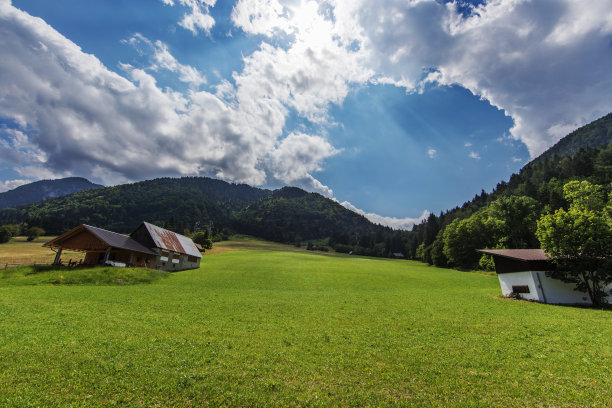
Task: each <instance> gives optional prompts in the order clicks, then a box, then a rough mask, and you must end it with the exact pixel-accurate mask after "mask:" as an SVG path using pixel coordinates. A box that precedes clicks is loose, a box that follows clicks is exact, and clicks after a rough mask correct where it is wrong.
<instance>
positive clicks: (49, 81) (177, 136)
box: [0, 3, 360, 196]
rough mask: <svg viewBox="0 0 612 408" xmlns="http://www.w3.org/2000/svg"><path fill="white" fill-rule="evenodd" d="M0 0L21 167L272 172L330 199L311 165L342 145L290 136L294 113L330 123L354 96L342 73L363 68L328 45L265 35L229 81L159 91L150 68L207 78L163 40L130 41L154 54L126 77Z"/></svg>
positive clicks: (225, 174) (5, 90)
mask: <svg viewBox="0 0 612 408" xmlns="http://www.w3.org/2000/svg"><path fill="white" fill-rule="evenodd" d="M1 4H2V5H1V6H0V22H1V23H2V24H0V56H1V58H0V71H1V72H3V75H2V76H1V77H0V111H1V112H2V114H3V115H4V116H5V117H8V118H10V119H12V120H13V121H15V122H16V123H17V124H18V127H19V128H20V130H18V132H19V133H18V136H19V137H17V136H15V137H13V139H7V140H11V141H12V142H10V143H9V142H8V141H6V142H4V145H2V146H0V147H1V148H2V149H4V150H5V151H7V153H10V154H6V155H4V157H5V159H4V160H5V161H6V160H8V159H7V158H6V157H9V156H11V155H12V156H14V157H15V158H14V160H13V163H14V164H15V165H16V166H17V170H18V171H19V172H21V174H22V175H24V176H28V177H33V176H35V175H37V174H38V175H43V174H44V175H45V176H48V175H49V174H50V175H51V176H63V175H67V174H78V175H83V176H86V177H89V178H91V179H93V180H96V181H100V182H105V183H107V184H113V183H118V182H124V181H128V180H134V179H142V178H151V177H154V176H156V175H173V174H174V175H183V174H188V175H198V174H201V175H209V176H215V177H218V178H221V179H225V180H230V181H237V182H245V183H249V184H252V185H263V184H265V183H266V182H268V181H269V180H271V179H274V180H278V181H281V182H283V183H286V184H294V185H298V186H300V187H303V188H306V189H308V190H311V191H319V192H322V193H323V194H326V195H328V196H329V195H331V189H329V187H327V186H324V185H323V184H321V183H320V182H319V181H318V180H316V179H315V178H314V177H313V176H312V174H311V173H312V172H315V171H317V170H319V169H320V166H321V163H322V161H323V160H324V159H326V158H328V157H330V156H332V155H333V154H336V153H337V150H336V149H334V148H333V146H332V145H331V144H330V143H329V142H327V141H326V140H325V139H324V138H323V137H321V136H313V135H307V134H304V133H292V134H289V135H287V136H284V135H283V132H284V125H285V118H286V115H287V114H288V111H289V109H291V108H293V109H295V110H296V111H297V112H298V114H300V115H302V116H304V117H306V118H310V119H312V120H316V121H324V120H325V112H326V107H327V106H328V104H330V103H338V102H339V101H341V100H342V98H343V97H344V95H346V92H348V87H347V85H346V82H347V81H348V80H349V79H347V78H349V77H350V78H353V76H354V75H356V72H358V71H355V70H353V69H351V68H350V65H351V61H348V56H347V53H346V52H344V53H343V52H337V50H335V49H333V47H337V45H334V43H333V42H329V43H324V44H319V45H318V46H317V47H308V46H306V44H305V42H306V40H305V39H303V37H300V38H302V40H296V42H295V44H294V46H293V47H290V48H288V49H283V48H277V47H273V46H271V45H269V44H266V43H262V44H261V47H260V49H259V50H258V51H256V52H255V53H253V54H252V55H250V56H248V57H246V58H245V60H244V70H243V71H242V72H241V73H234V78H233V81H234V84H232V83H230V82H228V81H222V82H221V84H220V85H218V86H217V87H216V92H215V93H211V92H208V91H204V90H197V89H191V90H190V91H188V92H185V93H181V92H176V91H174V90H172V89H170V88H163V89H162V88H160V87H159V86H158V85H157V83H156V80H155V77H154V76H153V75H152V73H154V71H155V70H159V69H166V70H169V71H171V72H175V73H176V74H177V75H178V77H179V79H182V80H184V81H186V82H190V83H192V84H196V85H201V84H203V83H204V81H205V79H204V77H203V76H202V75H200V74H199V73H198V72H197V71H196V70H192V69H191V67H189V66H186V65H182V64H180V63H179V62H178V61H177V60H176V59H175V58H174V57H173V56H172V55H171V54H170V52H169V50H168V48H167V47H166V46H165V44H163V43H161V42H159V41H157V42H152V41H150V40H148V39H146V38H145V37H143V36H140V35H135V36H134V37H132V38H131V39H130V40H128V42H130V43H132V44H133V45H135V46H137V47H141V48H142V47H144V48H148V49H147V50H145V51H146V52H148V53H152V57H151V61H152V62H151V65H150V66H148V67H144V68H138V67H133V66H131V65H128V64H122V65H121V67H122V69H123V71H124V73H125V76H122V75H119V74H117V73H114V72H112V71H110V70H108V69H107V68H106V67H105V66H104V65H103V64H102V63H101V62H100V61H99V60H98V59H97V58H96V57H95V56H93V55H89V54H86V53H83V52H82V51H81V49H80V48H79V47H78V46H77V45H76V44H74V43H73V42H71V41H70V40H68V39H67V38H65V37H63V36H62V35H61V34H59V33H58V32H57V31H55V30H54V29H53V28H52V27H50V26H49V25H48V24H46V23H45V22H44V21H43V20H41V19H39V18H34V17H32V16H30V15H28V14H27V13H25V12H22V11H20V10H18V9H16V8H14V7H12V6H11V5H10V4H9V3H1ZM307 31H308V30H306V31H305V32H303V33H300V36H307V35H310V33H309V32H307ZM330 49H332V51H333V52H332V51H330ZM328 54H329V55H328ZM332 54H333V55H332ZM300 61H303V62H304V64H300V63H299V62H300ZM336 65H338V66H336ZM347 68H348V69H347ZM359 72H360V71H359ZM279 78H281V79H282V80H278V79H279ZM25 129H34V130H33V131H29V132H27V133H26V132H25ZM16 135H17V134H16ZM25 156H29V157H31V159H29V160H25V159H24V157H25ZM32 158H33V159H32Z"/></svg>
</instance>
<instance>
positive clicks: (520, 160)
mask: <svg viewBox="0 0 612 408" xmlns="http://www.w3.org/2000/svg"><path fill="white" fill-rule="evenodd" d="M512 161H513V162H515V163H520V162H522V161H524V160H523V159H521V158H520V157H514V156H512Z"/></svg>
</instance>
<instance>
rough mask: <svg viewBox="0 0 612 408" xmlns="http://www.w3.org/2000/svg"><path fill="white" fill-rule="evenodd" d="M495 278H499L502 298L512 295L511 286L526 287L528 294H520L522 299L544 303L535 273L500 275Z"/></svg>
mask: <svg viewBox="0 0 612 408" xmlns="http://www.w3.org/2000/svg"><path fill="white" fill-rule="evenodd" d="M497 277H498V278H499V286H501V290H502V294H503V295H504V296H509V295H511V294H512V286H523V285H526V286H529V293H521V297H522V298H523V299H527V300H535V301H537V302H544V299H543V296H542V290H541V289H540V285H539V284H538V283H537V278H536V275H535V272H513V273H500V274H498V275H497Z"/></svg>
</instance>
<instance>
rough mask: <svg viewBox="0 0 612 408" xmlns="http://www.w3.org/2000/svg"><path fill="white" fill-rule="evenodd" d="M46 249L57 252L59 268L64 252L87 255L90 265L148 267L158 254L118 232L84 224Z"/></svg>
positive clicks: (65, 234) (63, 235) (87, 263)
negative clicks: (53, 249) (52, 249)
mask: <svg viewBox="0 0 612 408" xmlns="http://www.w3.org/2000/svg"><path fill="white" fill-rule="evenodd" d="M43 246H46V247H50V248H55V249H56V250H57V254H56V255H55V261H54V262H53V263H54V264H55V265H57V264H59V263H60V259H61V256H62V251H63V250H64V249H66V250H70V251H77V252H85V254H86V255H85V261H84V263H85V264H86V265H105V264H111V265H113V264H116V265H117V266H126V265H133V266H140V267H146V266H148V265H149V264H150V263H151V262H152V261H153V259H154V258H155V256H157V254H156V253H155V252H154V251H153V250H152V249H150V248H147V247H145V246H144V245H142V244H141V243H139V242H138V241H136V240H134V239H132V238H130V237H128V236H126V235H123V234H117V233H116V232H112V231H107V230H104V229H102V228H96V227H92V226H91V225H85V224H81V225H79V226H78V227H76V228H73V229H71V230H70V231H68V232H66V233H64V234H62V235H60V236H59V237H57V238H55V239H52V240H51V241H49V242H47V243H45V244H43Z"/></svg>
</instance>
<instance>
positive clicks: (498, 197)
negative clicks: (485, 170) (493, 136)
mask: <svg viewBox="0 0 612 408" xmlns="http://www.w3.org/2000/svg"><path fill="white" fill-rule="evenodd" d="M572 180H587V181H589V182H590V183H591V184H595V185H599V186H601V188H602V190H603V191H605V192H607V194H608V195H610V196H612V193H611V192H610V186H612V114H609V115H607V116H604V117H603V118H600V119H598V120H596V121H594V122H592V123H590V124H588V125H586V126H583V127H582V128H580V129H577V130H576V131H574V132H572V133H570V134H569V135H567V136H566V137H564V138H563V139H561V140H560V141H559V142H558V143H557V144H556V145H554V146H553V147H551V148H550V149H548V150H547V151H546V152H544V153H543V154H542V155H541V156H540V157H538V158H537V159H535V160H533V161H531V162H530V163H527V164H526V165H525V166H524V167H523V168H522V169H521V170H520V171H519V172H518V173H517V174H512V176H510V179H509V180H508V181H501V182H500V183H498V184H497V186H496V187H495V189H493V191H492V192H490V193H487V192H485V191H484V190H482V191H481V193H480V194H476V195H475V196H474V198H473V199H472V200H470V201H468V202H465V203H463V205H462V206H460V207H455V208H454V209H451V210H449V211H446V212H444V213H440V215H439V216H436V215H434V214H432V215H430V217H429V218H428V219H427V221H425V222H423V223H421V224H419V225H417V226H415V227H414V229H413V231H412V232H411V233H410V234H409V235H408V238H407V249H406V251H407V253H408V255H409V256H410V257H412V258H417V259H422V260H425V261H427V262H429V263H433V264H435V265H439V266H443V265H446V263H447V261H450V262H451V264H453V265H454V266H460V267H463V268H474V267H476V265H475V264H474V262H475V261H476V262H477V261H478V258H477V257H475V254H476V253H475V249H476V248H485V247H493V248H494V247H503V248H520V247H534V246H537V244H538V242H537V240H536V238H535V235H534V233H535V230H536V220H537V219H539V218H540V216H541V215H543V214H546V213H549V212H554V211H555V210H557V209H559V208H565V209H567V202H566V201H565V199H564V195H563V185H564V184H565V183H567V182H569V181H572ZM487 229H488V230H487ZM495 234H497V238H495V237H494V235H495ZM478 235H480V237H478ZM453 240H454V241H453ZM453 245H454V246H455V248H454V249H457V248H458V246H459V245H461V246H462V248H461V250H460V251H455V253H457V252H462V259H465V260H468V261H465V262H463V261H461V262H457V261H455V262H454V263H453V262H452V260H449V259H447V258H446V255H447V254H451V253H453Z"/></svg>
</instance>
